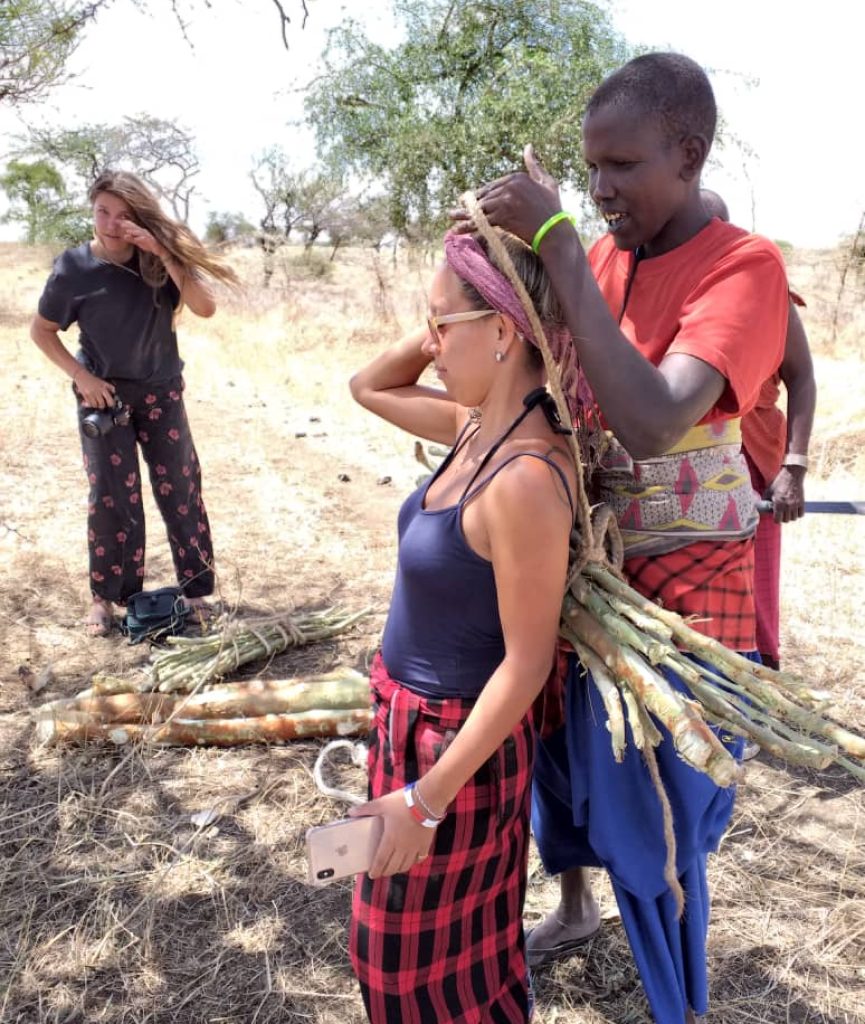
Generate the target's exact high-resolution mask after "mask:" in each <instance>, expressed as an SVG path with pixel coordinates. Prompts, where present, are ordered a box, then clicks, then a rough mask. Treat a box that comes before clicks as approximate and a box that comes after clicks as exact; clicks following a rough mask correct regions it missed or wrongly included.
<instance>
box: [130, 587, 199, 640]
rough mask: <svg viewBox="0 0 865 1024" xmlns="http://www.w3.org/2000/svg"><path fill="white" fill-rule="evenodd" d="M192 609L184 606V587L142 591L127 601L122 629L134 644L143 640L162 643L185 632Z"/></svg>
mask: <svg viewBox="0 0 865 1024" xmlns="http://www.w3.org/2000/svg"><path fill="white" fill-rule="evenodd" d="M187 615H189V609H188V608H187V607H186V606H185V605H184V603H183V591H182V590H181V588H180V587H160V588H159V589H158V590H142V591H141V592H140V593H138V594H133V595H132V597H130V598H129V599H128V600H127V602H126V615H125V616H124V618H123V621H122V622H121V624H120V629H121V631H122V632H123V633H124V635H125V636H128V637H129V642H130V643H131V644H140V643H141V642H142V641H143V640H150V641H151V642H152V643H158V642H159V641H160V640H162V639H164V638H165V637H166V636H175V635H176V634H178V633H182V632H183V630H184V627H185V626H186V617H187Z"/></svg>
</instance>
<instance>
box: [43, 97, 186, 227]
mask: <svg viewBox="0 0 865 1024" xmlns="http://www.w3.org/2000/svg"><path fill="white" fill-rule="evenodd" d="M25 152H27V153H28V154H30V155H33V156H36V157H38V158H40V159H45V160H50V161H53V162H55V163H57V164H59V165H60V166H61V167H63V168H65V169H67V170H68V173H69V176H70V177H72V178H74V179H75V181H76V184H77V188H78V193H79V195H80V197H81V200H82V202H83V201H84V196H86V193H87V190H88V189H89V187H90V185H91V184H92V182H93V181H94V179H95V178H96V177H97V175H98V174H99V173H100V172H101V171H102V170H103V169H104V168H106V167H112V168H124V169H126V170H130V171H133V172H134V173H136V174H138V175H139V176H140V177H142V178H143V179H144V180H145V181H146V182H147V183H148V184H149V185H150V186H151V187H152V188H153V189H154V191H155V192H156V193H157V194H158V195H160V196H162V197H163V198H164V199H165V200H166V201H167V202H168V204H169V205H170V206H171V209H172V210H173V212H174V215H175V217H177V218H178V219H179V220H186V219H187V217H188V214H189V202H190V199H191V197H192V194H193V192H194V190H195V183H194V180H193V179H194V178H195V176H196V175H197V174H198V172H199V166H198V157H197V155H196V153H195V148H194V139H193V137H192V135H191V134H190V133H189V132H188V131H186V130H185V129H184V128H182V127H180V126H178V125H176V124H174V123H173V122H170V121H163V120H161V119H160V118H158V117H151V116H150V115H149V114H138V115H136V116H133V117H125V118H124V119H123V122H122V123H121V124H119V125H106V124H90V125H83V126H82V127H80V128H72V129H65V130H57V129H52V128H43V129H39V128H34V129H31V132H30V139H29V142H28V143H27V145H26V147H25Z"/></svg>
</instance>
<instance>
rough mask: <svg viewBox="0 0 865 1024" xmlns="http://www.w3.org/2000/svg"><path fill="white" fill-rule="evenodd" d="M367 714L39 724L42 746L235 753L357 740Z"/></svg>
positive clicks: (81, 717)
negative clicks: (290, 743) (254, 746)
mask: <svg viewBox="0 0 865 1024" xmlns="http://www.w3.org/2000/svg"><path fill="white" fill-rule="evenodd" d="M371 719H372V712H371V711H370V710H369V708H347V709H341V710H336V711H321V710H318V709H315V710H311V711H301V712H298V713H297V714H285V715H263V716H260V717H257V718H211V719H203V720H191V719H185V718H175V719H172V720H171V721H168V722H162V723H160V724H157V725H145V724H143V723H120V722H102V721H98V720H96V719H94V717H93V716H92V715H88V714H86V713H82V712H76V711H70V712H68V713H67V714H66V715H64V716H51V717H46V718H43V719H42V720H41V721H39V722H37V725H36V733H37V736H38V738H39V739H40V740H41V741H42V742H46V743H47V742H53V743H56V742H59V741H65V742H67V743H88V742H94V741H95V742H103V743H113V744H115V745H118V746H119V745H123V744H127V743H134V742H137V743H147V744H151V745H153V746H158V747H169V746H180V747H195V746H216V747H234V746H239V745H240V744H244V743H283V742H285V741H286V740H294V739H311V738H313V737H324V736H359V735H364V734H366V733H367V732H368V731H369V726H370V721H371Z"/></svg>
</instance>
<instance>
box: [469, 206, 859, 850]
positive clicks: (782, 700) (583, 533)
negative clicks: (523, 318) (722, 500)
mask: <svg viewBox="0 0 865 1024" xmlns="http://www.w3.org/2000/svg"><path fill="white" fill-rule="evenodd" d="M462 198H463V202H464V204H465V206H466V208H467V209H468V211H469V213H470V214H471V215H472V217H473V219H474V222H475V226H476V227H477V229H478V230H479V231H480V232H481V233H482V234H483V235H484V237H485V238H486V240H487V242H488V243H489V245H490V248H491V250H492V251H493V252H494V254H495V256H496V259H497V262H498V264H499V267H500V268H501V270H502V272H503V273H504V274H505V275H506V276H507V277H508V279H509V280H510V282H511V284H512V285H513V287H514V289H515V291H516V293H517V295H518V296H519V297H520V299H521V301H522V303H523V306H524V308H525V311H526V314H527V316H528V317H529V320H530V322H531V324H532V329H533V331H534V333H535V337H536V338H537V339H538V343H539V346H540V348H541V352H542V354H543V357H544V363H545V366H546V370H547V374H548V378H549V386H550V391H551V393H552V395H553V398H554V399H555V401H556V406H557V408H558V411H559V416H560V418H561V421H562V423H563V424H564V425H565V426H568V427H571V428H572V433H571V435H570V436H569V439H568V440H569V445H570V449H571V454H572V456H573V458H574V462H575V465H576V468H577V501H576V506H577V515H576V529H575V531H574V534H573V537H572V541H573V543H572V566H573V569H572V573H571V576H570V580H569V582H568V589H567V592H566V594H565V598H564V602H563V605H562V621H561V627H560V629H561V634H562V636H563V637H564V638H565V639H566V640H567V641H568V642H569V643H570V644H571V645H572V646H573V648H574V650H575V651H576V653H577V655H578V657H579V659H580V661H581V662H582V664H583V666H584V667H585V668H586V669H587V670H588V671H589V672H590V674H591V678H592V681H593V683H594V685H595V686H596V687H597V689H598V691H599V693H600V695H601V697H602V699H603V703H604V706H605V709H606V711H607V715H608V718H609V729H610V734H611V742H612V747H613V752H614V755H615V757H616V759H617V760H621V759H622V757H623V755H624V750H625V744H626V729H625V715H626V714H627V721H628V724H629V725H630V729H631V736H632V737H633V741H634V744H635V745H636V746H637V747H638V748H640V749H641V750H642V751H643V753H644V756H645V758H646V762H647V764H648V767H649V770H650V771H651V772H652V775H653V778H654V779H655V783H656V788H658V790H659V797H660V799H661V802H662V805H663V806H664V811H665V815H668V814H669V803H668V802H667V800H666V796H665V794H664V793H663V787H662V786H661V784H660V780H659V776H658V775H657V766H656V764H655V759H654V755H653V748H654V747H655V746H657V745H658V743H659V742H661V739H662V734H661V733H660V732H659V730H658V729H657V727H656V725H655V722H654V721H653V717H654V719H657V721H659V722H661V723H662V724H663V725H664V726H665V727H666V729H667V730H668V731H669V733H670V736H671V738H672V742H673V743H674V745H675V748H676V751H677V752H678V754H679V755H680V756H681V757H682V758H683V759H684V760H685V761H686V762H687V763H688V764H690V765H692V766H693V767H694V768H696V769H697V770H699V771H701V772H705V773H707V774H708V775H709V776H711V778H712V779H713V780H714V781H715V782H716V783H718V784H719V785H722V786H728V785H730V784H731V783H733V782H735V781H736V779H737V777H738V775H739V771H740V769H739V766H738V764H737V762H736V761H735V760H734V758H733V757H732V756H731V755H730V753H729V752H728V750H727V749H726V747H725V746H724V745H723V744H722V743H721V742H720V740H719V739H718V737H717V736H716V735H715V733H714V732H713V731H712V730H711V729H710V728H709V726H708V724H707V722H711V723H713V724H715V725H717V726H720V727H721V728H722V729H723V730H725V731H728V732H730V733H734V734H736V735H739V736H744V737H747V738H748V739H751V740H754V741H755V742H756V743H758V744H759V745H760V746H761V747H762V748H763V749H765V750H767V751H768V752H770V753H772V754H776V755H778V756H779V757H783V758H785V759H786V760H788V761H791V762H794V763H796V764H802V765H807V766H811V767H815V768H825V767H827V766H828V765H829V764H832V763H835V764H838V765H839V766H840V767H842V768H843V769H844V770H846V771H847V772H849V773H850V774H852V775H853V776H855V777H856V778H857V779H859V780H860V781H865V738H863V737H861V736H858V735H856V734H855V733H853V732H851V731H849V730H847V729H845V728H844V727H843V726H841V725H840V724H839V723H837V722H835V721H833V720H832V719H830V718H828V717H827V716H826V714H825V711H826V709H827V707H828V706H829V704H830V702H831V697H830V695H829V694H827V693H822V692H817V691H814V690H811V689H810V688H809V687H808V686H807V685H806V684H805V683H804V682H803V681H802V680H800V679H798V678H796V677H795V676H793V675H791V674H789V673H786V672H776V671H773V670H771V669H768V668H765V667H763V666H759V665H755V664H754V663H753V662H751V661H749V660H748V659H747V658H744V657H742V656H741V655H739V654H736V653H734V652H733V651H730V650H728V649H727V648H725V647H724V646H723V645H722V644H720V643H719V642H718V641H716V640H713V639H711V638H709V637H706V636H705V635H703V634H701V633H699V632H697V631H696V630H694V629H693V628H691V626H689V624H688V623H687V622H685V621H684V620H683V619H682V618H681V617H680V616H679V615H676V614H675V613H674V612H670V611H668V610H666V609H664V608H661V607H660V606H659V605H657V604H655V603H654V602H652V601H650V600H648V599H647V598H645V597H643V596H642V595H641V594H639V593H638V592H637V591H635V590H634V589H633V588H631V587H630V586H628V584H627V583H626V582H625V581H624V579H623V578H622V575H621V572H620V568H621V564H622V547H621V538H620V537H619V535H618V527H617V525H616V523H615V520H614V518H613V516H612V513H611V510H610V509H609V508H607V507H605V506H596V507H595V508H592V507H591V506H590V504H589V501H588V498H587V494H586V480H585V470H584V459H583V451H584V450H585V447H586V445H585V438H578V437H577V435H576V432H575V431H573V424H572V421H571V416H570V412H569V409H568V406H567V403H566V402H565V399H564V394H563V391H562V385H561V378H560V375H559V370H558V366H557V365H556V363H555V360H554V359H553V356H552V353H551V351H550V348H549V345H548V344H547V342H546V339H545V336H544V331H543V328H542V326H541V323H540V320H539V319H538V316H537V313H536V311H535V309H534V306H533V305H532V302H531V299H530V298H529V296H528V294H527V292H526V290H525V288H524V286H523V284H522V282H521V280H520V278H519V276H518V275H517V273H516V270H515V269H514V267H513V264H512V262H511V260H510V257H509V256H508V253H507V251H506V250H505V248H504V246H503V245H502V244H501V242H500V240H499V238H498V236H497V235H496V234H495V232H494V231H493V230H492V229H491V227H490V225H489V222H488V221H487V220H486V217H485V216H484V214H483V211H482V210H481V209H480V206H479V204H478V203H477V200H476V199H475V197H474V195H473V194H472V193H470V192H469V193H466V194H465V195H464V196H463V197H462ZM692 656H693V657H692ZM695 658H696V659H699V660H695ZM658 667H663V668H668V669H672V670H673V671H674V672H675V673H676V674H677V675H678V676H679V677H680V678H681V679H682V680H683V681H684V682H685V683H686V684H687V686H688V687H689V689H690V691H691V694H692V695H693V699H691V698H689V697H687V696H685V695H683V694H682V693H680V692H679V691H678V690H677V689H676V688H674V687H673V686H671V685H670V683H669V681H668V680H667V679H666V678H665V676H664V675H663V674H662V673H661V672H659V671H658ZM668 838H669V839H670V842H671V843H672V832H671V831H669V830H668Z"/></svg>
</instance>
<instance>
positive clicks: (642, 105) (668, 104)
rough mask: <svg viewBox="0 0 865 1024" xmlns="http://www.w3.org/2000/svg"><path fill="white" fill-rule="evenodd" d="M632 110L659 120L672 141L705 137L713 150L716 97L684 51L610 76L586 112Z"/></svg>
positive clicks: (636, 62)
mask: <svg viewBox="0 0 865 1024" xmlns="http://www.w3.org/2000/svg"><path fill="white" fill-rule="evenodd" d="M611 105H615V106H621V107H627V108H628V109H630V110H632V111H633V112H635V113H644V114H647V115H649V116H654V117H657V118H658V119H659V121H660V122H661V124H662V126H663V127H664V130H665V132H666V133H667V135H668V138H669V139H671V140H672V139H676V138H683V137H685V136H687V135H702V136H703V137H704V138H705V139H706V141H707V142H708V143H709V145H710V146H711V144H712V140H713V139H714V137H715V126H716V124H717V121H718V108H717V106H716V104H715V94H714V93H713V92H712V85H711V83H710V82H709V78H708V75H707V74H706V72H705V71H704V70H703V69H702V68H701V67H700V65H699V64H698V63H697V62H696V61H693V60H691V58H690V57H686V56H685V55H684V54H681V53H644V54H642V55H641V56H640V57H635V58H634V59H633V60H630V61H628V63H627V64H624V65H623V66H622V67H620V68H619V69H618V71H614V72H613V73H612V74H611V75H610V76H609V77H607V78H605V79H604V81H603V82H601V84H600V85H599V86H598V88H597V89H596V90H595V92H594V93H593V94H592V96H591V98H590V99H589V102H588V105H587V107H586V114H587V115H588V114H592V113H594V112H595V111H596V110H599V109H600V108H601V107H606V106H611Z"/></svg>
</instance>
